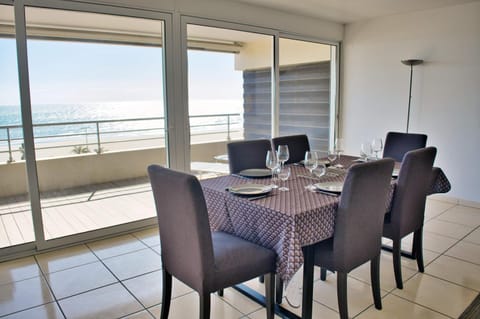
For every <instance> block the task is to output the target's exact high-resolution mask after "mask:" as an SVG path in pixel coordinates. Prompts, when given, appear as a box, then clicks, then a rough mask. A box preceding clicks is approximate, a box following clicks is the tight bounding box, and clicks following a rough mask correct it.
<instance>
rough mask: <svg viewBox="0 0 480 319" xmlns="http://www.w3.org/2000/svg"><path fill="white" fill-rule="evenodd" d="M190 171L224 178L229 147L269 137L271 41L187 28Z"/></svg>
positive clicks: (232, 32)
mask: <svg viewBox="0 0 480 319" xmlns="http://www.w3.org/2000/svg"><path fill="white" fill-rule="evenodd" d="M187 32H188V48H189V49H188V81H189V82H188V94H189V116H190V141H191V146H190V151H191V170H192V172H194V173H195V174H196V175H197V176H199V177H200V178H205V177H211V176H217V175H221V174H227V173H228V171H229V169H228V163H227V161H228V159H227V156H226V154H227V148H226V145H227V143H228V142H230V141H234V140H243V139H257V138H270V137H271V130H272V129H271V108H272V106H271V105H272V104H271V101H272V100H271V79H272V62H273V61H272V52H273V51H272V49H273V37H272V36H267V35H262V34H256V33H251V32H243V31H236V30H230V29H221V28H213V27H204V26H198V25H191V24H190V25H188V26H187Z"/></svg>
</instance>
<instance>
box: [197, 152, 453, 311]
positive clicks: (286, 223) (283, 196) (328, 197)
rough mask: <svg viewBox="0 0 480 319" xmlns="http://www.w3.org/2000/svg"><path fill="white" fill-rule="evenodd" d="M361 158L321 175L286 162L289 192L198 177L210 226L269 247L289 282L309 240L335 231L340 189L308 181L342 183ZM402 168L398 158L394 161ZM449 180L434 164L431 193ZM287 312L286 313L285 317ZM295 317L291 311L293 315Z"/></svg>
mask: <svg viewBox="0 0 480 319" xmlns="http://www.w3.org/2000/svg"><path fill="white" fill-rule="evenodd" d="M359 161H360V160H359V158H358V157H354V156H347V155H342V156H341V157H340V158H338V159H337V160H336V161H335V162H334V163H333V164H335V165H331V166H330V167H327V169H326V173H325V175H323V176H321V177H317V176H315V175H312V174H311V173H310V171H308V170H307V169H306V168H305V167H304V166H303V165H300V164H298V163H297V164H290V165H288V166H289V167H290V170H291V175H290V177H289V179H288V180H286V181H285V182H283V181H276V183H277V184H280V183H281V184H282V186H286V187H287V188H288V189H289V190H288V191H281V190H279V189H278V188H273V189H272V190H271V191H269V192H268V193H266V194H262V195H261V196H254V197H251V196H250V197H249V196H239V195H237V194H234V193H232V192H231V191H230V189H231V188H232V187H235V186H239V185H242V184H247V183H248V184H252V183H253V184H258V185H266V186H267V185H272V184H273V182H274V181H273V180H272V178H271V177H270V176H269V177H265V178H246V177H244V176H240V175H234V174H231V175H226V176H220V177H215V178H210V179H204V180H202V181H201V185H202V189H203V192H204V196H205V201H206V204H207V208H208V214H209V221H210V227H211V229H212V231H224V232H227V233H231V234H234V235H236V236H238V237H241V238H243V239H246V240H248V241H251V242H253V243H256V244H258V245H261V246H263V247H266V248H269V249H272V250H273V251H275V252H276V255H277V259H276V266H277V276H278V278H279V279H281V280H282V281H283V282H287V283H288V281H289V280H290V279H291V278H292V277H293V276H294V274H295V273H296V272H297V271H298V270H299V269H300V268H301V266H302V265H303V262H304V250H303V249H302V248H305V247H309V246H311V245H312V244H315V243H318V242H320V241H322V240H325V239H327V238H330V237H332V236H333V231H334V226H335V214H336V210H337V207H338V203H339V201H340V198H341V194H340V193H335V192H320V191H316V189H315V188H312V187H311V185H313V184H316V183H319V182H322V183H325V182H340V183H341V182H343V180H344V179H345V177H346V174H347V172H348V168H349V167H350V166H351V165H355V164H356V163H359ZM396 167H397V168H399V167H400V163H397V164H396ZM395 187H396V178H395V177H394V176H392V180H391V183H390V188H389V192H388V196H387V200H386V202H385V212H388V211H390V207H391V204H392V198H393V195H394V193H395ZM450 187H451V186H450V182H449V181H448V178H447V177H446V176H445V174H444V173H443V171H442V170H441V169H439V168H434V170H433V171H432V180H431V187H430V191H429V193H443V192H448V191H449V190H450ZM287 317H288V316H287ZM293 317H294V318H295V316H293Z"/></svg>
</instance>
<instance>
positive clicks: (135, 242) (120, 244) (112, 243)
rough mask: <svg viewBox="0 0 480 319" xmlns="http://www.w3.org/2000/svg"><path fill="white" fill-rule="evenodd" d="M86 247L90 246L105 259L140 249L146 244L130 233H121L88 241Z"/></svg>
mask: <svg viewBox="0 0 480 319" xmlns="http://www.w3.org/2000/svg"><path fill="white" fill-rule="evenodd" d="M88 247H90V249H92V250H93V251H94V252H95V254H96V255H97V256H98V257H99V258H100V259H105V258H110V257H114V256H118V255H123V254H126V253H130V252H133V251H137V250H142V249H145V248H146V247H147V246H146V245H145V244H144V243H142V242H141V241H140V240H139V239H137V238H135V237H134V236H132V235H123V236H119V237H114V238H109V239H104V240H100V241H96V242H93V243H89V244H88Z"/></svg>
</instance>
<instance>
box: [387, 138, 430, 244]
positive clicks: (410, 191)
mask: <svg viewBox="0 0 480 319" xmlns="http://www.w3.org/2000/svg"><path fill="white" fill-rule="evenodd" d="M436 155H437V149H436V148H435V147H427V148H422V149H419V150H414V151H410V152H407V154H405V156H404V157H403V161H402V166H401V167H400V172H399V175H398V180H397V187H396V189H395V195H394V197H393V203H392V210H391V212H390V214H391V215H390V223H391V224H392V226H393V228H394V229H395V233H396V235H397V236H399V237H403V236H404V235H406V234H408V233H411V232H412V231H415V230H417V229H418V228H419V227H421V226H422V225H423V220H424V215H425V202H426V198H427V193H428V191H429V190H430V184H431V176H432V168H433V162H434V161H435V156H436Z"/></svg>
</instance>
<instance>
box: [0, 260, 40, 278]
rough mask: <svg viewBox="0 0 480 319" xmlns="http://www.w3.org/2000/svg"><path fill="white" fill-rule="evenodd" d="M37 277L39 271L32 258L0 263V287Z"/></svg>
mask: <svg viewBox="0 0 480 319" xmlns="http://www.w3.org/2000/svg"><path fill="white" fill-rule="evenodd" d="M38 276H40V269H39V268H38V265H37V262H36V261H35V258H33V257H25V258H20V259H15V260H11V261H6V262H3V263H0V285H3V284H8V283H11V282H14V281H19V280H23V279H28V278H33V277H38Z"/></svg>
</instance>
